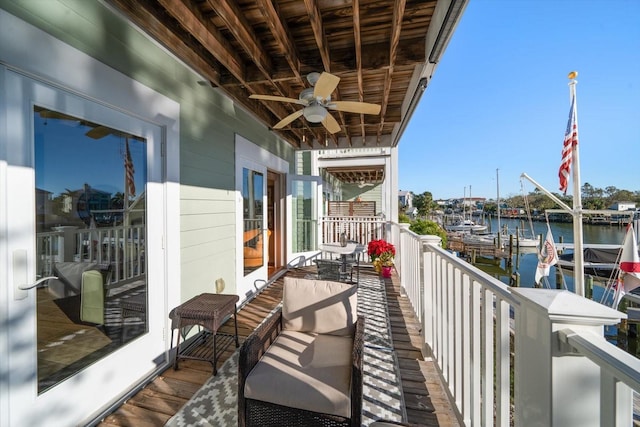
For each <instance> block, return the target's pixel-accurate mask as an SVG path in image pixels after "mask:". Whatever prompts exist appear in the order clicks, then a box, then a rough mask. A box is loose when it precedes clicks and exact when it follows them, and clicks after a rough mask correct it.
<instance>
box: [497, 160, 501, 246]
mask: <svg viewBox="0 0 640 427" xmlns="http://www.w3.org/2000/svg"><path fill="white" fill-rule="evenodd" d="M498 170H499V169H498V168H496V198H497V199H498V203H497V205H498V247H499V248H502V239H501V237H502V228H501V225H500V176H499V175H498Z"/></svg>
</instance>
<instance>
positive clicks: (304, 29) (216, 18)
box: [105, 0, 468, 150]
mask: <svg viewBox="0 0 640 427" xmlns="http://www.w3.org/2000/svg"><path fill="white" fill-rule="evenodd" d="M105 2H106V3H108V4H110V5H111V6H112V7H114V8H115V9H116V10H118V11H120V12H121V13H122V14H123V15H124V16H125V17H126V18H127V19H129V20H130V21H131V22H133V23H134V24H135V25H136V26H138V27H139V28H140V29H141V30H142V31H144V32H145V33H147V34H148V35H149V36H150V37H151V38H153V39H155V40H156V41H157V42H159V43H160V44H161V45H163V46H164V47H165V48H166V49H167V50H168V51H170V52H171V53H172V54H173V55H175V56H176V57H177V58H179V59H180V60H181V61H182V62H184V63H185V64H187V65H188V66H189V67H190V68H191V69H193V70H194V71H195V72H196V73H197V74H199V75H200V76H201V77H202V78H203V81H202V82H201V83H202V84H203V85H204V86H213V87H217V88H220V89H221V90H222V91H224V93H226V95H228V96H229V97H230V98H231V99H232V100H234V102H236V103H237V104H239V105H240V106H242V107H243V108H244V109H246V110H247V111H249V112H251V113H252V114H253V115H254V116H255V117H256V118H257V119H258V120H260V121H261V122H263V123H264V124H265V125H266V126H267V127H271V126H273V125H274V124H276V123H277V122H279V121H280V120H281V119H283V118H284V117H286V116H288V115H290V114H292V113H294V112H296V111H299V110H300V108H301V106H300V105H297V104H293V103H286V102H275V101H268V100H265V101H262V100H254V99H250V98H249V96H250V95H252V94H261V95H272V96H279V97H287V98H294V99H297V98H298V95H299V94H300V92H301V91H302V90H303V89H305V88H307V87H309V84H308V83H307V81H306V75H307V74H308V73H310V72H322V71H327V72H329V73H331V74H334V75H336V76H338V77H339V78H340V82H339V84H338V86H337V89H336V90H335V91H334V92H333V94H332V100H340V101H355V102H367V103H374V104H378V105H380V106H381V112H380V114H379V115H365V114H359V113H348V112H330V113H329V114H332V116H333V117H334V118H335V120H336V121H337V123H338V125H339V126H340V130H339V131H338V132H336V133H334V134H330V133H328V132H327V131H326V130H325V128H324V127H323V126H322V125H321V124H313V123H310V122H308V121H307V120H305V119H304V118H303V117H301V118H299V119H296V120H294V121H292V122H291V123H290V124H289V125H288V126H286V127H285V128H283V129H279V130H273V131H274V132H276V133H277V134H278V135H279V136H280V137H281V138H283V139H284V140H285V141H287V142H288V143H289V144H291V145H292V146H293V147H294V148H295V149H303V150H308V149H323V148H327V147H329V148H333V147H364V146H368V147H372V146H382V147H388V146H396V145H397V144H398V142H399V139H400V137H401V135H402V133H403V131H404V129H405V127H406V125H407V122H408V121H409V119H410V118H411V115H412V113H413V110H414V109H415V107H416V105H417V103H418V101H419V99H420V96H421V95H422V92H423V91H424V90H425V88H426V86H427V84H428V83H429V80H430V79H431V76H432V74H433V72H434V70H435V68H436V66H437V64H438V61H439V60H440V58H441V56H442V53H443V52H444V50H445V48H446V46H447V44H448V42H449V40H450V38H451V36H452V34H453V31H454V29H455V27H456V25H457V24H458V22H459V20H460V17H461V15H462V12H463V10H464V8H465V7H466V5H467V2H468V0H386V1H383V0H376V1H374V0H351V1H347V0H304V1H301V0H105Z"/></svg>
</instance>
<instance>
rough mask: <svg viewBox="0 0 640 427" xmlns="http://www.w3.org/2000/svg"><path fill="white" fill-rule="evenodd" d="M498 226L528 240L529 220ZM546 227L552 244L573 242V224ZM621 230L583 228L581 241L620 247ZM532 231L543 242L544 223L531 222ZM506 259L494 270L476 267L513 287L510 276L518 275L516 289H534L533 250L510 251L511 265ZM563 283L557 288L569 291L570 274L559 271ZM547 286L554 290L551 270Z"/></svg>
mask: <svg viewBox="0 0 640 427" xmlns="http://www.w3.org/2000/svg"><path fill="white" fill-rule="evenodd" d="M500 223H501V226H503V227H504V226H505V225H506V226H507V228H508V230H509V232H510V233H511V234H515V233H516V228H518V229H522V230H523V231H524V233H525V235H526V236H527V237H531V227H530V224H529V221H526V220H524V221H522V220H515V219H505V218H503V219H501V221H500ZM490 227H491V230H494V231H497V230H498V222H497V219H492V220H491V225H490ZM549 227H550V228H551V233H552V234H553V239H554V241H555V242H560V241H562V242H564V243H573V241H574V240H573V224H572V223H563V222H550V223H549ZM625 231H626V229H625V227H620V226H617V225H615V226H614V225H591V224H584V225H583V236H584V237H583V242H584V243H607V244H618V245H621V244H622V241H623V239H624V234H625ZM533 232H534V234H535V235H536V236H540V235H542V238H543V239H544V238H545V237H546V234H547V223H546V222H539V221H534V222H533ZM507 261H508V260H503V261H502V263H501V264H500V266H498V268H495V267H489V266H482V265H478V267H479V268H481V269H482V270H484V271H486V272H487V273H489V274H491V275H492V276H493V277H495V278H497V279H499V280H500V281H502V282H504V283H506V284H513V280H514V275H515V274H517V275H518V276H519V282H520V286H522V287H534V286H535V272H536V267H537V265H538V255H537V252H536V249H535V248H524V249H521V250H520V251H516V249H515V248H514V255H513V259H512V260H511V261H512V262H511V266H509V263H508V262H507ZM563 273H565V274H563V277H564V282H565V283H564V284H562V283H560V286H561V287H564V286H565V285H566V287H567V289H568V290H570V291H573V290H574V288H573V277H572V275H571V274H567V273H570V272H567V271H563ZM548 285H549V287H551V288H556V287H557V284H556V274H555V267H552V268H551V272H550V275H549V278H548Z"/></svg>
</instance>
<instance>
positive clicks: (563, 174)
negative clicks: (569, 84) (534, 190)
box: [558, 94, 578, 194]
mask: <svg viewBox="0 0 640 427" xmlns="http://www.w3.org/2000/svg"><path fill="white" fill-rule="evenodd" d="M577 145H578V123H577V121H576V96H575V94H573V95H572V97H571V108H570V109H569V122H568V123H567V130H566V131H565V133H564V144H563V145H562V161H561V162H560V170H559V171H558V177H559V178H560V191H562V192H563V193H564V194H567V187H568V186H569V173H570V172H571V160H572V157H573V147H575V146H577Z"/></svg>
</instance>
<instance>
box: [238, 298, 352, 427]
mask: <svg viewBox="0 0 640 427" xmlns="http://www.w3.org/2000/svg"><path fill="white" fill-rule="evenodd" d="M355 326H356V328H355V334H354V339H353V351H352V364H351V418H345V417H341V416H336V415H330V414H321V413H318V412H312V411H307V410H303V409H298V408H290V407H286V406H281V405H276V404H273V403H269V402H262V401H259V400H254V399H249V398H245V396H244V385H245V382H246V379H247V376H248V375H249V373H250V372H251V370H252V369H253V367H254V366H255V365H256V364H257V363H258V362H259V361H260V359H261V358H262V355H263V354H264V353H265V351H266V350H267V349H268V348H269V346H270V345H271V344H272V343H273V342H274V341H275V339H276V338H277V336H278V335H279V334H280V332H281V331H282V308H281V307H280V308H279V309H278V310H277V311H275V312H273V313H272V314H271V315H270V316H269V317H268V318H267V319H266V320H265V321H264V322H263V323H262V324H261V325H260V326H259V327H258V328H257V329H256V330H255V331H253V332H252V333H251V335H250V336H249V337H248V338H247V339H246V341H245V342H244V343H243V345H242V347H241V348H240V354H239V359H238V426H240V427H245V426H274V427H276V426H277V427H285V426H292V427H299V426H353V427H356V426H357V427H360V426H361V423H362V353H363V348H364V318H363V317H362V316H358V319H357V321H356V325H355Z"/></svg>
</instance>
